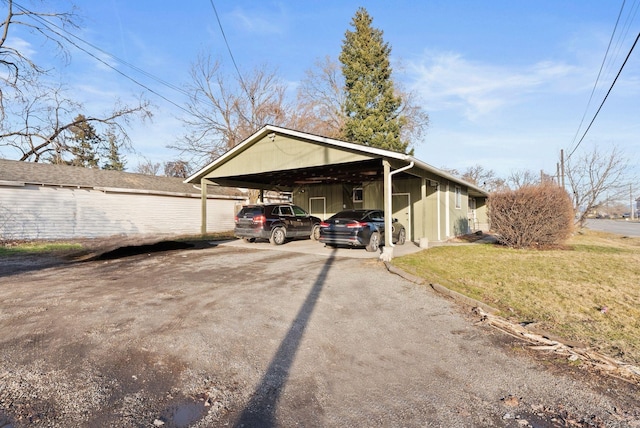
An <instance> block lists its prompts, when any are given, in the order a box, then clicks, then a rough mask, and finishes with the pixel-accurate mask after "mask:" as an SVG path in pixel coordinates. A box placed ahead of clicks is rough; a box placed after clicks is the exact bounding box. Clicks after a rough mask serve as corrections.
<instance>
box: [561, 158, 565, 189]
mask: <svg viewBox="0 0 640 428" xmlns="http://www.w3.org/2000/svg"><path fill="white" fill-rule="evenodd" d="M560 177H562V188H563V189H565V187H564V149H560Z"/></svg>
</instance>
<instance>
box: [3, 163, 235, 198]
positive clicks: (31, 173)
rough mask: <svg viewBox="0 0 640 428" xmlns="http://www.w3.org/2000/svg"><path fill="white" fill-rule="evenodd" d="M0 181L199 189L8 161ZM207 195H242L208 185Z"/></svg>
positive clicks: (151, 178)
mask: <svg viewBox="0 0 640 428" xmlns="http://www.w3.org/2000/svg"><path fill="white" fill-rule="evenodd" d="M0 181H9V182H19V183H28V184H42V185H51V186H73V187H76V186H79V187H91V188H112V189H123V190H138V191H150V192H170V193H183V194H185V193H186V194H198V195H199V194H200V190H199V189H197V188H195V187H194V186H193V185H191V184H185V183H184V182H183V180H182V179H180V178H175V177H160V176H153V175H145V174H136V173H130V172H123V171H110V170H103V169H93V168H83V167H77V166H69V165H52V164H44V163H34V162H22V161H13V160H7V159H0ZM208 193H209V194H216V195H227V196H234V195H241V194H242V192H240V191H239V190H238V189H234V188H228V187H217V186H209V187H208Z"/></svg>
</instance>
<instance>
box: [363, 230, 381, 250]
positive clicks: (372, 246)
mask: <svg viewBox="0 0 640 428" xmlns="http://www.w3.org/2000/svg"><path fill="white" fill-rule="evenodd" d="M379 248H380V234H379V233H378V232H373V233H372V234H371V236H370V237H369V243H368V244H367V246H366V247H365V250H367V251H368V252H370V253H373V252H375V251H378V249H379Z"/></svg>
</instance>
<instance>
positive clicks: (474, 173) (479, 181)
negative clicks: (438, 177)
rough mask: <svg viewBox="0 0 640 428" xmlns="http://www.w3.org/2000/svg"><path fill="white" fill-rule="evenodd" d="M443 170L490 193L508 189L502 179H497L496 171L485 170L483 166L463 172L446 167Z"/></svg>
mask: <svg viewBox="0 0 640 428" xmlns="http://www.w3.org/2000/svg"><path fill="white" fill-rule="evenodd" d="M441 169H442V170H443V171H446V172H448V173H449V174H452V175H455V176H457V177H460V178H461V179H463V180H464V181H466V182H467V183H471V184H474V185H476V186H478V187H481V188H483V189H485V190H486V191H488V192H495V191H498V190H504V189H505V187H506V184H505V181H504V180H503V179H502V178H500V177H497V176H496V173H495V171H494V170H492V169H485V167H483V166H482V165H472V166H470V167H467V169H465V170H464V171H463V172H460V171H458V170H457V169H451V168H446V167H445V168H441Z"/></svg>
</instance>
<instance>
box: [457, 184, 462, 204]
mask: <svg viewBox="0 0 640 428" xmlns="http://www.w3.org/2000/svg"><path fill="white" fill-rule="evenodd" d="M460 208H462V189H461V188H460V186H456V209H460Z"/></svg>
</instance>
